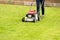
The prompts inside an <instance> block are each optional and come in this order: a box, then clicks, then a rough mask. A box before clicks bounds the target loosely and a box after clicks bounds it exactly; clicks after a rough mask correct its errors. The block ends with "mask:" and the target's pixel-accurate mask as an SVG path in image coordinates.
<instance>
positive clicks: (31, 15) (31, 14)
mask: <svg viewBox="0 0 60 40" xmlns="http://www.w3.org/2000/svg"><path fill="white" fill-rule="evenodd" d="M32 4H33V2H32V3H31V7H32ZM31 7H30V10H29V11H28V13H27V14H26V17H23V18H22V22H36V21H38V15H37V13H36V10H31Z"/></svg>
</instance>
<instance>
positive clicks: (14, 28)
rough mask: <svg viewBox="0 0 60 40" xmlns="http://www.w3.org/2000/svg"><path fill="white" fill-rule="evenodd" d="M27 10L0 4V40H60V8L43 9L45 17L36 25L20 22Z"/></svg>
mask: <svg viewBox="0 0 60 40" xmlns="http://www.w3.org/2000/svg"><path fill="white" fill-rule="evenodd" d="M33 9H35V7H33ZM28 10H29V7H28V6H21V5H8V4H0V40H60V8H58V7H45V17H44V18H42V17H41V21H39V22H36V23H31V22H22V21H21V19H22V17H24V16H25V14H26V13H27V12H28Z"/></svg>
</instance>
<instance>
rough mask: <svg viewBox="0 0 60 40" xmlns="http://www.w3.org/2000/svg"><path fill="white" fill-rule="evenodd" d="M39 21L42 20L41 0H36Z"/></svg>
mask: <svg viewBox="0 0 60 40" xmlns="http://www.w3.org/2000/svg"><path fill="white" fill-rule="evenodd" d="M36 6H37V15H38V21H39V20H40V0H36Z"/></svg>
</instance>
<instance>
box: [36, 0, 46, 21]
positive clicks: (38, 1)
mask: <svg viewBox="0 0 60 40" xmlns="http://www.w3.org/2000/svg"><path fill="white" fill-rule="evenodd" d="M44 1H45V0H36V7H37V14H38V21H40V6H41V9H42V16H44Z"/></svg>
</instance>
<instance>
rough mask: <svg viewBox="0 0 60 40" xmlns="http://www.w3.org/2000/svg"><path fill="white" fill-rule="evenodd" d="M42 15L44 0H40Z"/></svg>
mask: <svg viewBox="0 0 60 40" xmlns="http://www.w3.org/2000/svg"><path fill="white" fill-rule="evenodd" d="M41 9H42V15H43V16H44V0H42V1H41Z"/></svg>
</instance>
